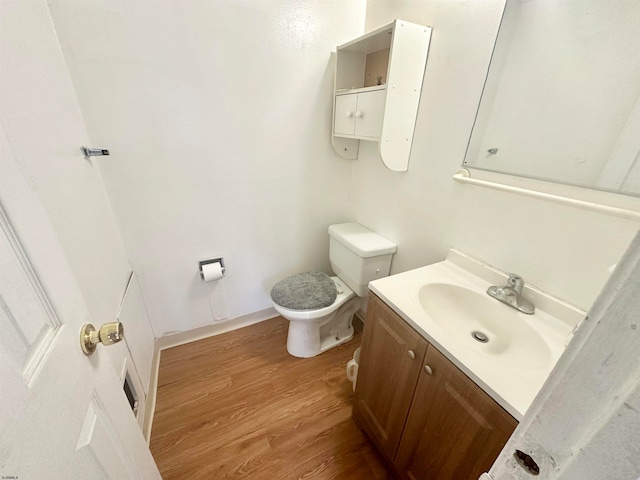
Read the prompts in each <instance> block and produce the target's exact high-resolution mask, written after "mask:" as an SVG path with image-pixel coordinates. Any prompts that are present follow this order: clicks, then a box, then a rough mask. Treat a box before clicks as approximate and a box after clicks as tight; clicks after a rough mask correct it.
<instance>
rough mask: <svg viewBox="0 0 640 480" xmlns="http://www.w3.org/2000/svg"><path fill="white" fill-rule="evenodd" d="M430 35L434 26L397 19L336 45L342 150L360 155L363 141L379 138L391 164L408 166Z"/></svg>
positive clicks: (336, 125) (337, 136)
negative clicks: (360, 145) (360, 143)
mask: <svg viewBox="0 0 640 480" xmlns="http://www.w3.org/2000/svg"><path fill="white" fill-rule="evenodd" d="M430 39H431V28H430V27H425V26H423V25H417V24H414V23H411V22H407V21H405V20H395V21H394V22H393V23H391V24H389V25H385V26H384V27H382V28H379V29H377V30H374V31H373V32H370V33H367V34H365V35H363V36H361V37H359V38H356V39H355V40H352V41H351V42H348V43H345V44H343V45H340V46H338V47H337V48H336V54H335V58H336V72H335V89H334V102H333V106H334V110H333V128H332V145H333V148H334V150H335V151H336V152H337V153H338V155H340V156H342V157H343V158H349V159H355V158H358V149H359V142H360V140H369V141H376V142H379V151H380V157H381V158H382V161H383V163H384V164H385V165H386V166H387V167H388V168H389V169H391V170H394V171H406V170H407V169H408V164H409V155H410V153H411V145H412V142H413V134H414V129H415V124H416V118H417V115H418V104H419V102H420V94H421V92H422V83H423V79H424V72H425V67H426V63H427V54H428V51H429V42H430Z"/></svg>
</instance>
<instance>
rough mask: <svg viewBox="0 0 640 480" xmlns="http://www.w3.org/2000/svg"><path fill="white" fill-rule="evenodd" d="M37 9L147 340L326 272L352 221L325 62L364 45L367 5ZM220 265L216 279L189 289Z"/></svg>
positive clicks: (259, 305) (250, 307) (247, 307)
mask: <svg viewBox="0 0 640 480" xmlns="http://www.w3.org/2000/svg"><path fill="white" fill-rule="evenodd" d="M49 3H50V10H51V14H52V17H53V20H54V23H55V26H56V30H57V32H58V35H59V38H60V42H61V44H62V48H63V52H64V54H65V57H66V60H67V64H68V67H69V71H70V73H71V76H72V78H73V81H74V84H75V87H76V91H77V94H78V97H79V101H80V105H81V107H82V110H83V113H84V116H85V120H86V123H87V126H88V130H89V132H90V135H91V138H92V140H93V143H94V145H96V146H101V147H105V148H109V149H110V150H111V153H112V155H111V157H110V158H109V159H108V160H106V161H104V163H102V164H101V167H102V172H103V176H104V179H105V183H106V185H107V189H108V191H109V195H110V198H111V200H112V204H113V208H114V211H115V215H116V218H117V221H118V224H119V227H120V229H121V232H122V235H123V239H124V243H125V246H126V250H127V253H128V255H129V259H130V261H131V263H132V265H133V267H134V268H135V270H136V271H137V272H138V273H139V276H140V277H139V278H140V284H141V286H142V290H143V294H144V297H145V300H146V303H147V307H148V310H149V314H150V317H151V320H152V324H153V327H154V331H155V334H156V336H161V335H163V334H165V333H167V332H172V331H184V330H189V329H193V328H196V327H200V326H203V325H207V324H210V323H212V322H214V321H218V320H224V319H227V318H230V319H231V318H235V317H238V316H241V315H244V314H249V313H252V312H256V311H260V310H262V309H267V308H269V307H270V306H271V303H270V299H269V291H270V288H271V286H272V285H273V284H274V283H275V282H276V281H277V280H279V279H281V278H283V277H284V276H286V275H289V274H292V273H297V272H299V271H301V270H308V269H323V270H326V271H329V262H328V236H327V232H326V229H327V226H328V225H329V224H331V223H335V222H340V221H344V220H347V219H348V218H349V217H350V216H351V215H350V205H349V202H348V186H349V175H350V169H351V164H350V162H347V161H344V160H341V159H339V158H338V157H337V156H336V155H335V154H334V153H333V152H332V151H331V146H330V136H329V135H330V125H331V119H330V118H331V117H330V115H331V96H332V89H333V68H332V66H331V65H330V52H331V51H332V50H334V49H335V46H336V45H337V44H340V43H344V42H346V41H348V40H350V39H351V38H353V37H355V36H358V35H360V34H361V33H362V32H363V28H364V8H365V1H364V0H352V1H334V2H331V1H320V0H316V1H312V0H307V1H286V0H273V1H255V0H254V1H216V2H195V1H185V2H177V1H152V2H110V1H106V0H105V1H91V2H68V1H65V0H52V1H50V2H49ZM220 255H222V256H224V258H225V263H226V266H227V272H228V274H227V276H226V278H224V279H223V280H221V281H219V282H217V284H205V283H203V282H201V281H200V279H199V277H198V273H197V261H198V260H200V259H204V258H208V257H212V256H220Z"/></svg>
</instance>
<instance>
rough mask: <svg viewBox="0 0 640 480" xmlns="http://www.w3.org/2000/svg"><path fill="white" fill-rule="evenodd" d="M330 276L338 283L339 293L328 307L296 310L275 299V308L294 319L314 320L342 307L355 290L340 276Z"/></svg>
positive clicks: (284, 315) (281, 313) (353, 295)
mask: <svg viewBox="0 0 640 480" xmlns="http://www.w3.org/2000/svg"><path fill="white" fill-rule="evenodd" d="M329 278H331V280H333V283H335V285H336V290H337V295H336V299H335V300H334V302H333V303H332V304H331V305H329V306H328V307H323V308H318V309H316V310H295V309H291V308H286V307H283V306H282V305H278V303H276V302H275V301H274V302H273V308H275V309H276V311H277V312H278V313H279V314H280V315H282V316H283V317H285V318H290V319H292V320H314V319H316V318H321V317H324V316H327V315H329V314H330V313H332V312H334V311H335V310H337V309H338V308H340V307H341V306H342V305H343V304H344V303H345V302H346V301H347V300H349V299H351V298H352V297H355V295H356V294H355V293H354V291H353V290H351V289H350V288H349V287H347V285H345V284H344V282H342V280H340V279H339V278H338V277H329Z"/></svg>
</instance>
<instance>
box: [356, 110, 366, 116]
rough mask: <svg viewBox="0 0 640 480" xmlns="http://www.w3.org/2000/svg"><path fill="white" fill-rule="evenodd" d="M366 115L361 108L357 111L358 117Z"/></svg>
mask: <svg viewBox="0 0 640 480" xmlns="http://www.w3.org/2000/svg"><path fill="white" fill-rule="evenodd" d="M363 115H364V113H362V112H361V111H360V110H358V111H356V118H360V117H362V116H363Z"/></svg>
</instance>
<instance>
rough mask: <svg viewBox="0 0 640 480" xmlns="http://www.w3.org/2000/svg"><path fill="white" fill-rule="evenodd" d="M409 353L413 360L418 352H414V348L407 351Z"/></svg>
mask: <svg viewBox="0 0 640 480" xmlns="http://www.w3.org/2000/svg"><path fill="white" fill-rule="evenodd" d="M407 354H408V355H409V358H410V359H411V360H413V359H414V358H416V354H415V353H413V350H409V351H408V352H407Z"/></svg>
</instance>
